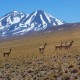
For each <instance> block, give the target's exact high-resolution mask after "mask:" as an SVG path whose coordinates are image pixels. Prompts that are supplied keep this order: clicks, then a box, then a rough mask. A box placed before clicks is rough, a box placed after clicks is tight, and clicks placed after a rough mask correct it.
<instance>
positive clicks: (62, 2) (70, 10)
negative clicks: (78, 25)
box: [0, 0, 80, 22]
mask: <svg viewBox="0 0 80 80" xmlns="http://www.w3.org/2000/svg"><path fill="white" fill-rule="evenodd" d="M79 8H80V0H1V1H0V17H2V16H4V15H5V14H6V13H9V12H11V11H14V10H16V11H19V12H24V13H28V14H30V13H32V12H33V11H36V10H43V11H45V12H47V13H49V14H51V15H53V16H54V17H56V18H59V19H60V20H63V21H66V22H80V9H79Z"/></svg>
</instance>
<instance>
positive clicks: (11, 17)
mask: <svg viewBox="0 0 80 80" xmlns="http://www.w3.org/2000/svg"><path fill="white" fill-rule="evenodd" d="M62 24H64V23H63V22H62V21H61V20H59V19H57V18H55V17H53V16H51V15H49V14H47V13H46V12H44V11H43V10H37V11H34V12H33V13H31V14H30V15H26V14H24V13H22V12H18V11H12V12H10V13H8V14H6V15H5V16H4V17H2V18H1V19H0V35H1V36H5V35H7V36H10V35H11V36H14V35H23V34H26V33H27V32H29V31H39V30H44V29H46V28H49V27H52V26H57V25H62Z"/></svg>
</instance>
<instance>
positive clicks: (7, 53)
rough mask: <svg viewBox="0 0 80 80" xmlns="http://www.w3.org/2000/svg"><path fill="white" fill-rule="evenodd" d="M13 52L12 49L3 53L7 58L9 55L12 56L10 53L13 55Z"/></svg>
mask: <svg viewBox="0 0 80 80" xmlns="http://www.w3.org/2000/svg"><path fill="white" fill-rule="evenodd" d="M11 50H12V49H10V50H9V52H4V53H3V56H4V57H5V55H7V56H8V57H9V55H10V53H11Z"/></svg>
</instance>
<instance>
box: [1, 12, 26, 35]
mask: <svg viewBox="0 0 80 80" xmlns="http://www.w3.org/2000/svg"><path fill="white" fill-rule="evenodd" d="M27 16H28V14H24V13H21V12H17V11H13V12H10V13H8V14H6V15H5V16H3V17H2V18H1V19H0V36H5V35H7V34H8V33H9V32H11V31H12V29H15V28H14V27H15V25H16V24H18V23H19V22H20V21H21V20H22V19H23V18H26V17H27Z"/></svg>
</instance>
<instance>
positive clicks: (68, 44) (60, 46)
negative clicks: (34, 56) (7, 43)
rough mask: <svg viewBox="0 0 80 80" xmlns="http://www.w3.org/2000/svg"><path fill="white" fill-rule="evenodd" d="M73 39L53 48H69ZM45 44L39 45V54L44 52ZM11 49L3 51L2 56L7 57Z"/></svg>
mask: <svg viewBox="0 0 80 80" xmlns="http://www.w3.org/2000/svg"><path fill="white" fill-rule="evenodd" d="M73 42H74V41H73V40H72V41H70V42H67V41H66V42H61V43H60V44H58V45H56V46H55V50H57V49H59V50H61V49H63V48H64V49H65V50H66V49H69V48H70V47H71V46H72V44H73ZM46 46H47V43H45V44H44V45H43V46H41V47H39V52H40V53H41V54H43V53H44V50H45V48H46ZM11 50H12V49H10V50H9V51H8V52H4V53H3V57H5V56H8V57H9V55H10V53H11Z"/></svg>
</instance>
